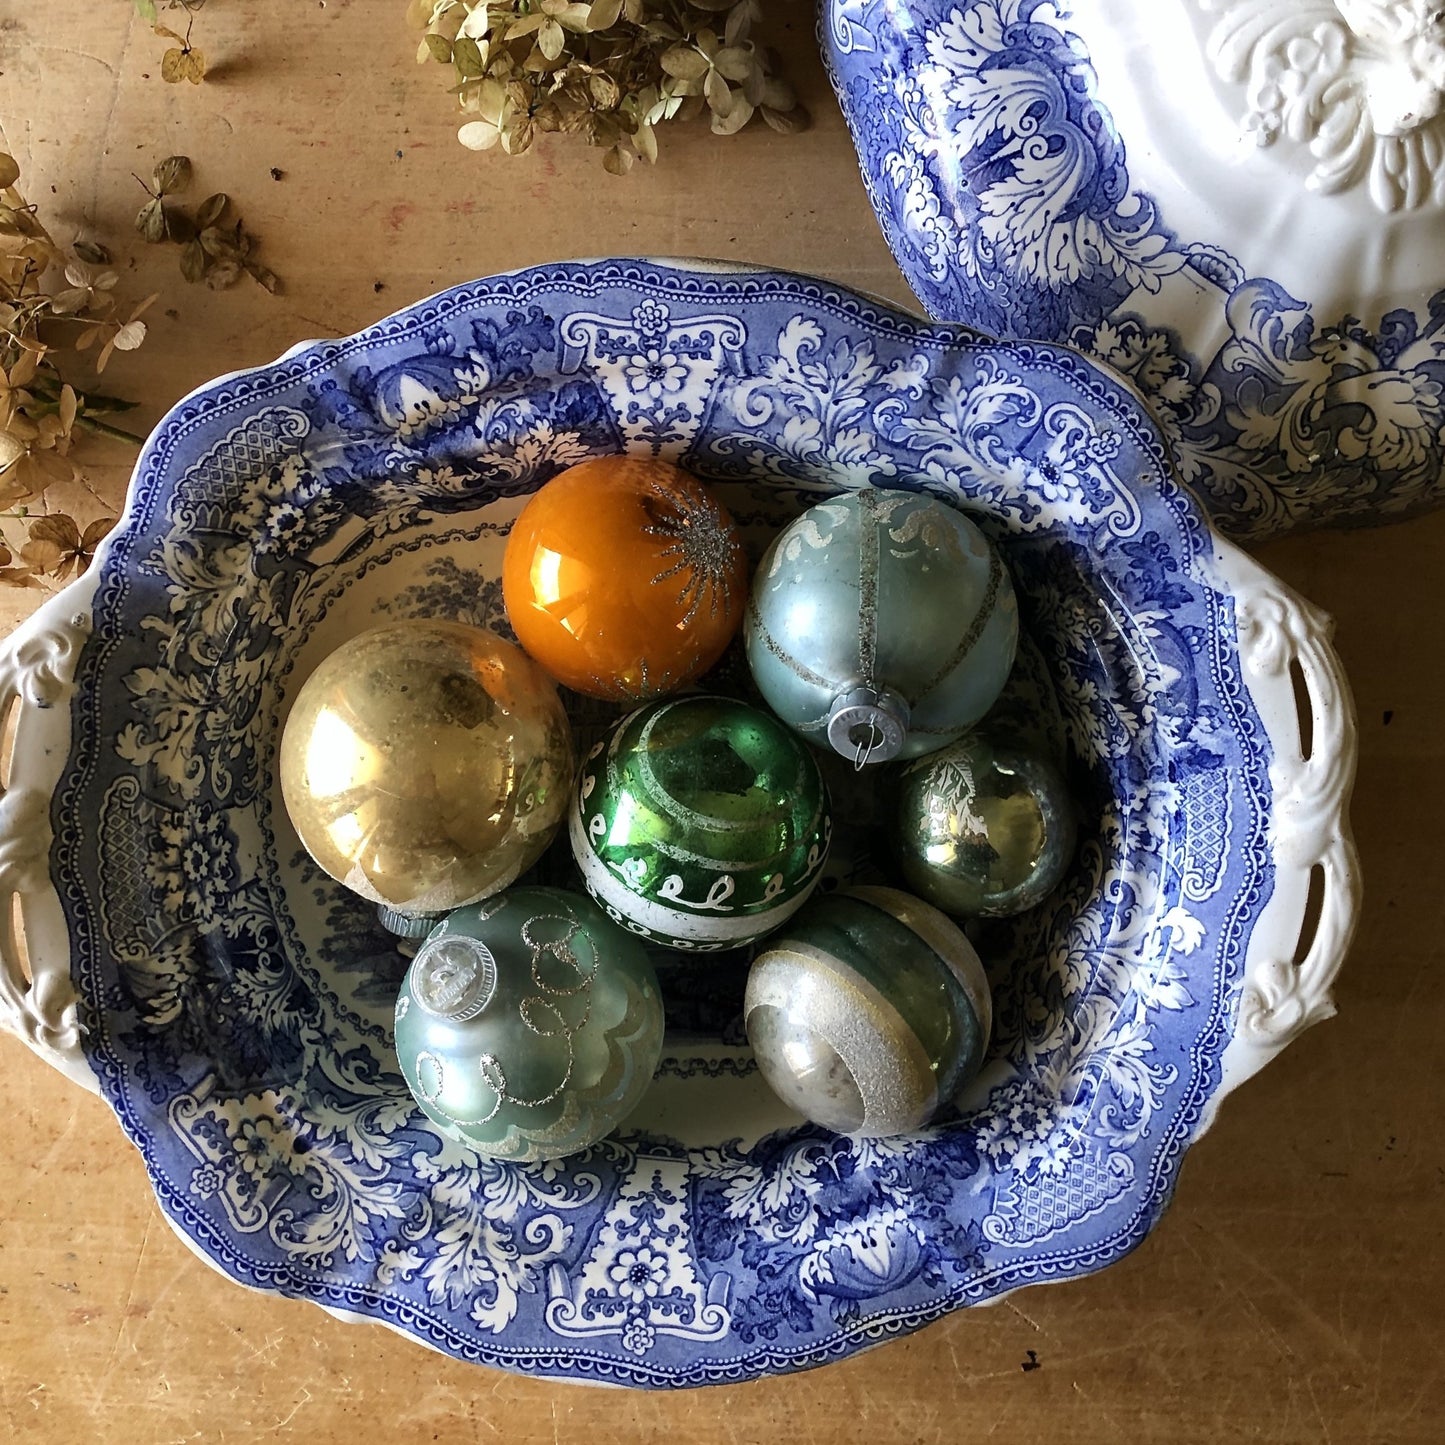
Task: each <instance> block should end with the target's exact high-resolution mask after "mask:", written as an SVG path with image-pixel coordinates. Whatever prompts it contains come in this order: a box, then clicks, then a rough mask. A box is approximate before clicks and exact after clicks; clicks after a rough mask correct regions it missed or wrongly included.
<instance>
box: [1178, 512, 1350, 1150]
mask: <svg viewBox="0 0 1445 1445" xmlns="http://www.w3.org/2000/svg"><path fill="white" fill-rule="evenodd" d="M1213 566H1214V572H1215V575H1216V578H1217V579H1218V581H1219V584H1220V586H1221V587H1222V588H1223V590H1224V591H1226V592H1228V593H1230V594H1232V596H1233V598H1234V605H1235V621H1236V624H1237V627H1238V634H1239V657H1240V665H1241V667H1242V669H1243V672H1244V680H1245V683H1246V685H1247V686H1248V688H1249V692H1250V696H1251V697H1252V698H1253V700H1254V705H1255V708H1256V709H1257V711H1258V713H1259V717H1260V721H1261V722H1262V723H1263V725H1264V729H1265V732H1266V733H1267V734H1268V736H1269V741H1270V749H1271V761H1270V770H1269V771H1270V784H1271V814H1270V819H1269V841H1270V847H1271V851H1272V853H1273V855H1274V865H1275V876H1274V886H1273V890H1272V892H1271V894H1270V898H1269V902H1268V903H1267V904H1266V905H1265V907H1264V908H1263V909H1262V910H1261V912H1260V914H1259V917H1258V918H1257V919H1256V921H1255V925H1254V928H1253V929H1252V931H1251V933H1250V938H1249V946H1248V950H1247V952H1246V954H1245V964H1244V982H1243V987H1242V991H1241V994H1240V1000H1239V1012H1238V1017H1237V1018H1236V1021H1235V1029H1234V1034H1233V1037H1232V1038H1231V1039H1230V1041H1229V1044H1228V1046H1227V1047H1226V1049H1225V1051H1224V1055H1223V1058H1222V1061H1221V1078H1220V1086H1219V1089H1218V1090H1217V1091H1216V1093H1215V1095H1214V1097H1213V1098H1212V1099H1211V1101H1210V1109H1209V1114H1208V1115H1207V1116H1206V1125H1207V1123H1208V1121H1209V1119H1211V1118H1212V1116H1213V1111H1214V1110H1215V1109H1216V1108H1217V1107H1218V1105H1219V1102H1220V1100H1222V1099H1223V1098H1224V1096H1225V1095H1226V1094H1228V1093H1229V1092H1230V1091H1231V1090H1233V1089H1236V1088H1238V1086H1239V1085H1240V1084H1242V1083H1243V1082H1244V1081H1245V1080H1246V1079H1248V1078H1249V1077H1250V1076H1251V1075H1253V1074H1255V1073H1258V1071H1259V1070H1260V1069H1262V1068H1263V1067H1264V1066H1265V1065H1266V1064H1267V1063H1268V1062H1269V1061H1270V1060H1271V1059H1272V1058H1274V1057H1275V1055H1276V1054H1278V1053H1279V1052H1280V1050H1281V1049H1283V1048H1284V1047H1285V1045H1286V1044H1288V1043H1290V1042H1291V1041H1292V1040H1294V1039H1296V1038H1298V1037H1299V1035H1300V1034H1301V1033H1303V1032H1304V1030H1305V1029H1307V1028H1309V1026H1310V1025H1311V1024H1315V1023H1320V1022H1321V1021H1323V1020H1324V1019H1327V1018H1330V1017H1331V1016H1332V1015H1333V1014H1334V1012H1335V1006H1334V1001H1333V998H1332V996H1331V989H1332V986H1333V984H1334V981H1335V977H1336V975H1337V974H1338V973H1339V971H1340V966H1341V964H1343V963H1344V960H1345V956H1346V954H1347V953H1348V952H1349V947H1350V942H1351V939H1352V938H1353V937H1354V932H1355V925H1356V923H1357V921H1358V919H1359V912H1360V901H1361V877H1360V864H1359V857H1358V855H1357V853H1356V851H1355V844H1354V839H1353V837H1352V836H1351V833H1350V819H1349V803H1350V792H1351V790H1352V788H1353V787H1354V781H1355V764H1356V754H1357V740H1356V728H1355V707H1354V700H1353V698H1352V697H1351V695H1350V689H1349V684H1348V683H1347V682H1346V680H1345V675H1344V669H1343V667H1342V665H1341V663H1340V659H1339V656H1338V654H1337V653H1336V652H1335V650H1334V647H1333V646H1332V644H1331V642H1330V638H1331V636H1332V634H1333V632H1334V621H1333V619H1332V618H1331V617H1330V616H1329V614H1328V613H1326V612H1323V611H1322V610H1321V609H1319V608H1318V607H1315V606H1313V605H1312V604H1311V603H1309V602H1306V601H1305V600H1304V598H1302V597H1300V596H1299V595H1298V593H1296V592H1294V591H1293V590H1292V589H1291V588H1289V587H1287V586H1286V585H1285V584H1284V583H1283V582H1281V581H1280V580H1279V579H1278V578H1277V577H1275V576H1273V575H1272V574H1271V573H1269V572H1267V571H1266V570H1265V569H1264V568H1263V567H1261V566H1260V564H1259V563H1258V562H1256V561H1254V559H1253V558H1251V557H1249V556H1248V555H1247V554H1246V553H1244V552H1243V551H1241V550H1240V549H1239V548H1238V547H1236V546H1235V545H1234V544H1233V543H1231V542H1226V541H1224V540H1223V539H1216V541H1215V553H1214V559H1213ZM1296 664H1297V666H1298V672H1299V675H1300V678H1301V680H1302V681H1303V684H1304V690H1305V693H1306V694H1307V699H1308V705H1309V708H1310V717H1309V719H1308V722H1307V726H1308V732H1309V736H1310V739H1311V741H1310V750H1309V755H1308V756H1305V755H1304V752H1303V750H1302V747H1301V718H1300V715H1299V709H1300V703H1299V701H1298V700H1297V698H1296V692H1295V678H1294V675H1293V672H1292V667H1293V665H1296ZM1316 867H1318V868H1319V869H1320V870H1321V872H1322V874H1323V885H1324V886H1323V894H1322V898H1321V905H1320V912H1319V919H1318V922H1317V924H1316V927H1315V931H1314V936H1313V938H1312V940H1311V942H1310V946H1309V948H1308V950H1307V951H1306V952H1305V953H1304V955H1303V957H1302V958H1301V959H1300V961H1299V962H1298V963H1296V962H1295V954H1296V952H1297V951H1298V948H1299V943H1300V935H1301V928H1302V926H1303V925H1304V922H1305V915H1306V909H1307V906H1308V899H1309V891H1310V875H1311V873H1312V871H1313V870H1314V869H1315V868H1316Z"/></svg>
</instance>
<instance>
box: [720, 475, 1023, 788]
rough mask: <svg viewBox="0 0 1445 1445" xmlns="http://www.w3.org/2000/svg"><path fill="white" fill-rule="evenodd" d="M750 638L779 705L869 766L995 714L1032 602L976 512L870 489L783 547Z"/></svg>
mask: <svg viewBox="0 0 1445 1445" xmlns="http://www.w3.org/2000/svg"><path fill="white" fill-rule="evenodd" d="M744 635H745V638H746V643H747V658H748V666H749V667H750V668H751V669H752V674H753V680H754V681H755V682H756V683H757V685H758V689H759V690H760V691H761V692H762V694H763V697H764V698H765V699H766V701H767V703H768V706H769V707H771V708H772V709H773V711H774V712H776V713H777V715H778V716H779V717H780V718H782V719H783V721H784V722H786V723H787V724H788V726H789V727H791V728H793V729H794V730H796V731H797V732H798V733H800V734H801V735H802V736H803V737H805V738H807V739H808V740H809V741H810V742H813V743H816V744H817V745H818V746H819V747H831V748H833V749H834V751H836V752H838V753H841V754H842V755H843V756H844V757H846V758H848V759H849V760H850V761H852V762H854V763H855V765H857V766H859V767H862V766H864V765H865V764H868V763H881V762H886V761H887V760H888V759H889V758H894V757H899V758H912V757H918V756H920V755H922V754H923V753H927V752H932V751H933V750H934V749H935V748H941V747H943V746H944V745H945V744H947V743H949V742H952V741H953V739H954V738H956V737H958V735H959V734H960V733H962V732H963V731H964V730H965V729H966V728H968V727H971V726H972V725H973V724H974V723H976V722H977V721H978V720H979V719H980V718H981V717H982V716H983V715H984V714H985V713H986V712H987V711H988V710H989V708H991V707H992V706H993V704H994V702H995V700H996V699H997V698H998V695H999V692H1000V691H1001V690H1002V688H1003V685H1004V683H1005V682H1006V681H1007V680H1008V675H1009V670H1010V669H1011V668H1012V667H1013V661H1014V653H1015V651H1016V649H1017V647H1018V604H1017V602H1016V600H1015V597H1014V590H1013V583H1012V581H1011V580H1010V578H1009V575H1008V571H1007V569H1006V568H1005V567H1004V564H1003V561H1002V559H1001V558H1000V557H999V554H998V552H997V550H996V549H995V548H994V547H993V546H992V545H991V544H990V542H989V541H988V539H987V538H986V537H985V536H984V535H983V533H982V532H980V531H979V529H978V528H977V527H976V526H975V525H974V524H973V522H971V521H970V520H969V519H968V518H967V517H966V516H964V514H963V513H962V512H960V511H958V510H957V509H956V508H954V507H950V506H948V505H947V504H946V503H944V502H941V501H939V500H938V499H937V498H935V497H930V496H928V495H927V494H926V493H922V492H903V491H882V490H879V489H877V488H873V487H864V488H862V489H861V490H859V491H857V492H849V493H846V494H844V495H841V496H837V497H830V498H829V499H828V500H827V501H826V502H820V503H818V505H817V506H815V507H811V508H809V510H808V511H806V512H804V513H803V514H802V516H800V517H797V518H795V519H794V521H793V522H791V523H790V524H789V525H788V526H787V527H786V528H785V529H784V530H783V531H782V532H781V533H779V535H778V536H777V537H776V538H775V539H774V541H773V544H772V546H771V547H770V548H769V549H768V551H767V554H766V555H765V556H764V557H763V560H762V562H761V563H760V564H759V566H758V570H757V575H756V576H755V578H754V579H753V590H752V596H751V599H750V601H749V604H748V615H747V621H746V624H745V634H744Z"/></svg>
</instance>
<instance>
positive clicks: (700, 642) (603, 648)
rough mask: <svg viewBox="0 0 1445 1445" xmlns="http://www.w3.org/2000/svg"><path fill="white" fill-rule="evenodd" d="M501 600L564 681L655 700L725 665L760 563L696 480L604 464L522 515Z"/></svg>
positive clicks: (596, 692)
mask: <svg viewBox="0 0 1445 1445" xmlns="http://www.w3.org/2000/svg"><path fill="white" fill-rule="evenodd" d="M502 595H503V598H504V600H505V602H506V607H507V616H508V618H509V619H510V620H511V623H512V628H513V630H514V631H515V632H516V634H517V640H518V641H519V642H520V643H521V644H522V646H523V647H525V648H526V649H527V651H528V652H529V653H531V655H532V656H533V657H535V658H536V659H537V661H538V662H540V663H541V664H542V666H543V667H545V668H546V669H547V671H548V672H550V673H551V674H552V676H553V677H555V678H557V679H558V681H560V682H563V683H565V684H566V685H567V686H568V687H570V688H572V689H574V690H575V691H577V692H581V693H586V694H587V695H588V696H591V697H601V698H608V699H611V700H613V701H616V702H634V703H636V702H645V701H647V700H648V699H649V698H655V697H660V696H662V694H664V693H667V692H672V691H675V690H676V689H677V688H679V687H682V686H684V685H685V684H687V683H689V682H691V681H693V680H694V679H695V678H698V677H701V676H702V674H703V673H704V672H706V671H707V670H708V668H710V667H711V666H712V665H713V664H714V663H715V662H716V661H717V660H718V659H719V658H720V657H721V656H722V654H723V652H724V651H725V650H726V648H727V645H728V643H729V641H731V639H732V637H733V634H734V633H735V632H736V631H737V629H738V627H739V625H740V624H741V622H742V619H743V609H744V604H745V602H746V597H747V558H746V556H745V555H744V552H743V547H742V543H741V541H740V540H739V538H738V533H737V528H736V527H735V526H734V525H733V520H732V518H731V517H730V516H729V515H728V513H727V510H726V509H725V508H724V507H723V506H722V504H721V503H720V502H719V501H718V500H717V499H716V498H715V497H714V496H713V495H712V493H711V492H710V491H709V490H708V489H707V488H706V487H705V486H703V484H702V483H701V482H700V481H698V480H697V478H696V477H693V476H690V475H689V474H688V473H687V472H684V471H682V470H681V469H680V468H678V467H675V466H673V465H672V464H671V463H670V462H664V461H661V460H658V459H655V458H641V457H625V456H612V457H597V458H594V459H593V460H592V461H587V462H582V463H580V464H579V465H577V466H575V467H570V468H568V470H567V471H565V472H563V473H562V474H561V475H560V476H557V477H555V478H553V480H552V481H550V482H548V483H547V484H546V486H544V487H543V488H542V489H541V490H540V491H539V492H538V493H537V494H536V495H535V496H534V497H533V498H532V499H531V501H529V502H528V503H527V505H526V506H525V507H524V508H523V509H522V513H521V515H520V516H519V517H518V518H517V520H516V521H515V522H514V523H513V524H512V530H511V534H510V535H509V537H508V539H507V550H506V555H505V557H504V558H503V562H502Z"/></svg>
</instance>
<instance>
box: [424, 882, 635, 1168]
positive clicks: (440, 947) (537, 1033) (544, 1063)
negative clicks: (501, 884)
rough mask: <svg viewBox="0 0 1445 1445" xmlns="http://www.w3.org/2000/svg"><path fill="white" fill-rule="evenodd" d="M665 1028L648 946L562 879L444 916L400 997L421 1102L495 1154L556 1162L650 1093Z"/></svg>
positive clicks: (444, 1124) (448, 1130) (465, 1139)
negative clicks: (553, 885) (563, 885)
mask: <svg viewBox="0 0 1445 1445" xmlns="http://www.w3.org/2000/svg"><path fill="white" fill-rule="evenodd" d="M662 1030H663V1012H662V996H661V994H659V993H658V990H657V977H656V975H655V974H654V972H653V968H652V964H651V962H650V961H649V960H648V957H647V954H646V953H645V952H644V951H643V948H642V945H641V944H640V943H638V941H637V940H636V939H635V938H631V937H629V936H628V935H627V934H626V933H624V932H623V931H622V930H621V929H620V928H618V927H617V925H616V924H614V923H613V922H611V920H609V919H608V918H607V917H606V916H605V915H604V914H603V912H602V910H601V909H600V908H598V907H597V905H596V904H595V903H593V902H592V901H591V899H589V898H584V897H583V896H582V895H581V894H577V893H566V892H563V891H562V890H561V889H557V888H514V889H512V890H511V891H510V892H509V893H505V894H502V895H501V896H500V897H498V898H492V899H488V900H487V901H486V902H484V903H480V904H474V905H472V906H471V907H469V908H463V909H460V910H458V911H457V912H455V913H452V914H450V915H448V917H447V918H445V919H444V920H443V921H442V922H441V923H440V924H439V925H438V926H437V927H436V928H435V929H434V930H433V931H432V933H431V935H430V936H429V937H428V939H427V941H426V942H425V943H424V944H423V945H422V946H421V948H420V949H419V950H418V951H417V955H416V957H415V958H414V959H413V960H412V962H411V967H410V968H408V970H407V974H406V978H405V980H404V981H403V983H402V988H401V993H400V995H399V997H398V998H397V1003H396V1048H397V1056H398V1058H399V1059H400V1061H401V1071H402V1075H403V1077H404V1078H405V1079H406V1083H407V1087H408V1088H409V1089H410V1090H411V1092H412V1094H413V1096H414V1097H415V1098H416V1101H417V1103H418V1104H420V1105H421V1108H422V1110H423V1112H424V1113H425V1114H426V1116H427V1117H428V1118H429V1119H430V1120H432V1122H433V1123H435V1124H436V1125H437V1126H438V1127H439V1128H440V1129H441V1130H442V1131H443V1133H445V1134H447V1135H449V1136H450V1137H451V1138H453V1139H457V1140H459V1141H460V1142H462V1143H464V1144H466V1145H468V1146H469V1147H470V1148H473V1149H475V1150H476V1151H477V1152H478V1153H480V1154H485V1155H487V1156H489V1157H491V1158H496V1159H514V1160H520V1161H530V1160H544V1159H561V1158H562V1157H564V1156H565V1155H568V1154H575V1153H576V1152H577V1151H578V1150H579V1149H585V1148H587V1147H588V1146H589V1145H591V1144H595V1143H596V1142H597V1140H599V1139H601V1138H602V1137H603V1136H604V1135H606V1134H608V1133H609V1132H610V1131H611V1130H612V1129H613V1128H614V1127H615V1126H616V1125H617V1124H619V1123H620V1122H621V1121H622V1120H623V1119H624V1118H626V1117H627V1115H628V1114H630V1113H631V1112H632V1110H633V1109H634V1108H635V1107H636V1106H637V1104H638V1102H639V1100H640V1099H641V1098H642V1096H643V1094H644V1093H646V1091H647V1086H648V1084H649V1083H650V1082H651V1080H652V1074H653V1070H654V1069H655V1068H656V1067H657V1060H658V1057H659V1055H660V1054H661V1052H662Z"/></svg>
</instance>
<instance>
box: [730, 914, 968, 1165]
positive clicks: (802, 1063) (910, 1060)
mask: <svg viewBox="0 0 1445 1445" xmlns="http://www.w3.org/2000/svg"><path fill="white" fill-rule="evenodd" d="M743 1015H744V1019H745V1022H746V1026H747V1032H748V1042H749V1043H750V1044H751V1045H752V1047H753V1053H754V1055H755V1057H756V1058H757V1061H758V1068H759V1069H760V1071H761V1072H762V1075H763V1078H764V1079H766V1080H767V1082H768V1085H769V1087H770V1088H771V1089H772V1090H773V1092H774V1093H775V1094H777V1096H778V1097H779V1098H780V1099H781V1100H782V1101H783V1102H784V1103H785V1104H787V1105H789V1107H791V1108H793V1109H795V1110H796V1111H797V1112H798V1113H800V1114H802V1115H803V1116H804V1118H807V1119H811V1120H812V1121H813V1122H814V1123H815V1124H821V1125H822V1126H823V1127H824V1128H825V1129H833V1130H835V1131H836V1132H838V1133H840V1134H858V1135H864V1136H876V1135H885V1134H907V1133H911V1132H912V1131H913V1130H915V1129H920V1128H922V1127H923V1126H924V1125H925V1124H927V1123H928V1122H929V1120H931V1119H932V1118H933V1117H934V1116H935V1115H936V1114H937V1113H938V1112H939V1111H940V1110H941V1109H942V1108H943V1107H944V1106H945V1105H947V1104H948V1103H949V1102H950V1101H951V1100H952V1099H953V1098H954V1097H955V1096H956V1095H957V1094H958V1092H959V1090H960V1089H961V1088H962V1087H963V1086H964V1085H965V1084H966V1083H967V1082H968V1081H969V1080H970V1079H972V1078H973V1076H974V1075H975V1074H976V1073H977V1072H978V1070H979V1068H980V1067H981V1065H982V1063H983V1054H984V1050H985V1048H986V1047H987V1046H988V1036H989V1031H990V1029H991V1028H992V1026H993V1005H992V1000H991V998H990V995H989V990H988V980H987V978H986V977H985V976H984V971H983V965H982V964H981V963H980V962H979V958H978V954H976V953H975V952H974V950H973V945H972V944H971V943H969V941H968V939H967V938H965V937H964V936H963V933H962V932H961V931H960V929H959V928H958V925H957V924H955V923H953V922H952V921H951V920H950V919H948V918H946V917H945V916H944V915H943V914H942V913H940V912H939V911H938V910H937V909H936V908H934V907H933V906H932V905H930V904H928V903H924V902H922V901H921V900H920V899H917V898H913V897H911V896H910V895H909V894H907V893H900V892H899V891H898V890H897V889H893V888H853V889H849V890H847V891H846V892H842V893H832V894H829V895H828V896H826V897H824V898H818V899H814V900H813V902H811V903H810V904H809V905H808V906H807V907H806V908H804V909H803V910H802V912H800V913H799V914H798V916H797V917H796V918H795V919H794V920H793V921H792V923H790V924H789V925H788V927H787V928H785V929H783V930H782V931H781V932H780V933H779V934H777V936H776V937H774V938H773V939H771V940H770V941H769V943H768V946H767V948H766V949H764V950H763V952H761V953H760V954H759V955H758V956H757V958H756V959H755V960H754V961H753V965H752V968H751V970H750V971H749V973H748V986H747V995H746V999H745V1002H744V1005H743Z"/></svg>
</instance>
